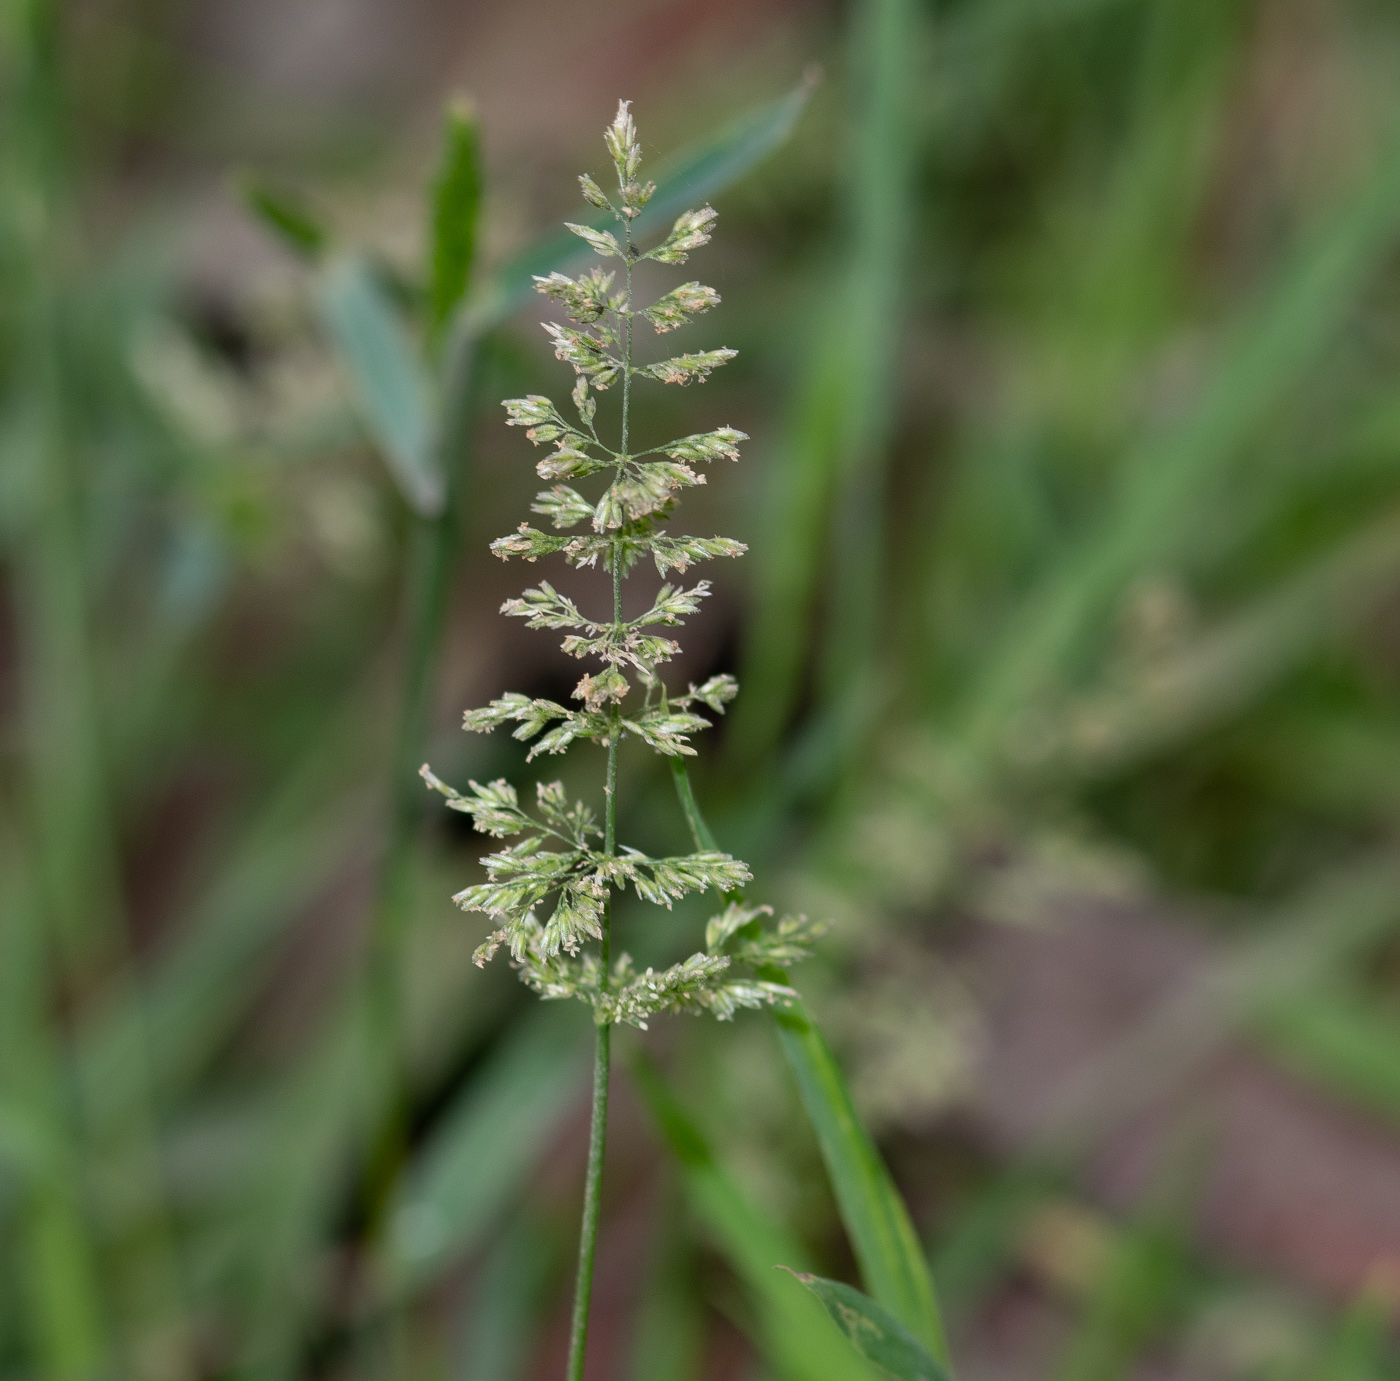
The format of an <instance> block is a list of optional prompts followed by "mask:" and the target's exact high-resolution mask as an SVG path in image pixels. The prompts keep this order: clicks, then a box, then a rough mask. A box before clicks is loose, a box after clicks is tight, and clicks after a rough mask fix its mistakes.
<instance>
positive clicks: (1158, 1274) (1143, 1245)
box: [1055, 1203, 1190, 1381]
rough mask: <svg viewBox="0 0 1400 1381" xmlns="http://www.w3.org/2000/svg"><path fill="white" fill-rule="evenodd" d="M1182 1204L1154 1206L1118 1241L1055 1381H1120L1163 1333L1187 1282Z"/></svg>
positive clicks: (1183, 1208) (1184, 1213)
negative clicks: (1146, 1346)
mask: <svg viewBox="0 0 1400 1381" xmlns="http://www.w3.org/2000/svg"><path fill="white" fill-rule="evenodd" d="M1189 1221H1190V1216H1189V1213H1188V1212H1187V1211H1185V1206H1184V1205H1182V1204H1176V1203H1173V1204H1170V1206H1168V1205H1166V1204H1163V1205H1160V1206H1159V1205H1153V1206H1152V1207H1151V1208H1150V1209H1149V1210H1148V1211H1147V1212H1145V1213H1144V1214H1143V1215H1142V1216H1141V1217H1140V1218H1139V1219H1138V1220H1137V1221H1135V1222H1133V1223H1131V1224H1129V1225H1128V1227H1127V1228H1126V1229H1125V1230H1124V1231H1123V1232H1122V1233H1121V1234H1119V1235H1118V1240H1117V1241H1116V1242H1115V1243H1114V1244H1113V1246H1112V1248H1111V1249H1110V1250H1109V1251H1108V1252H1107V1253H1105V1255H1106V1258H1107V1259H1106V1260H1105V1261H1104V1263H1103V1266H1102V1269H1101V1272H1100V1274H1099V1278H1098V1280H1097V1282H1096V1283H1095V1285H1094V1287H1093V1290H1092V1293H1091V1294H1090V1296H1089V1299H1088V1301H1087V1302H1086V1306H1085V1309H1084V1314H1083V1317H1082V1318H1081V1320H1080V1324H1079V1327H1078V1329H1077V1331H1076V1332H1075V1334H1074V1336H1073V1337H1072V1338H1071V1339H1070V1343H1069V1346H1068V1348H1067V1349H1066V1352H1065V1357H1064V1360H1063V1361H1062V1363H1061V1364H1060V1366H1059V1368H1058V1370H1057V1372H1056V1373H1055V1375H1056V1381H1119V1378H1120V1377H1124V1376H1128V1375H1130V1374H1131V1369H1132V1364H1133V1362H1134V1361H1135V1360H1136V1358H1137V1356H1138V1354H1139V1352H1140V1351H1141V1350H1142V1348H1143V1346H1144V1345H1145V1344H1146V1343H1148V1342H1149V1341H1150V1340H1151V1339H1152V1337H1153V1335H1154V1334H1156V1333H1157V1332H1158V1331H1159V1330H1160V1329H1161V1328H1163V1327H1164V1325H1165V1324H1166V1322H1167V1320H1168V1319H1169V1318H1170V1316H1171V1313H1172V1311H1173V1309H1174V1308H1175V1307H1176V1306H1177V1304H1178V1303H1179V1301H1180V1300H1181V1298H1182V1295H1183V1292H1184V1290H1185V1287H1186V1286H1187V1284H1188V1282H1189V1269H1188V1267H1189V1263H1188V1261H1187V1259H1186V1255H1185V1252H1184V1250H1183V1245H1182V1241H1181V1231H1180V1228H1179V1226H1178V1225H1179V1224H1181V1223H1185V1222H1189Z"/></svg>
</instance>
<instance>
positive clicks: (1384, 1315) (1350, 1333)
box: [1313, 1262, 1400, 1381]
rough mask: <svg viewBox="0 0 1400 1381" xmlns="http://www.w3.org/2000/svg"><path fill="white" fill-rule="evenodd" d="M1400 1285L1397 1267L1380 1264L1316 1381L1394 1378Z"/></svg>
mask: <svg viewBox="0 0 1400 1381" xmlns="http://www.w3.org/2000/svg"><path fill="white" fill-rule="evenodd" d="M1397 1306H1400V1285H1397V1281H1396V1278H1395V1268H1394V1266H1393V1265H1392V1264H1391V1263H1390V1262H1381V1263H1379V1264H1378V1265H1377V1266H1376V1267H1375V1269H1374V1270H1373V1271H1372V1274H1371V1278H1370V1279H1369V1280H1368V1281H1367V1283H1366V1285H1365V1286H1364V1287H1363V1289H1362V1291H1361V1293H1360V1294H1359V1295H1358V1296H1357V1298H1356V1301H1355V1303H1353V1304H1352V1306H1351V1308H1349V1309H1348V1310H1347V1311H1346V1313H1345V1315H1344V1316H1343V1318H1342V1320H1341V1322H1340V1324H1338V1326H1337V1328H1336V1331H1335V1332H1334V1334H1333V1336H1332V1339H1331V1341H1330V1343H1329V1345H1328V1347H1327V1348H1326V1350H1325V1351H1324V1353H1323V1355H1322V1357H1321V1358H1320V1359H1319V1365H1318V1366H1317V1368H1316V1370H1315V1371H1314V1372H1313V1376H1314V1377H1315V1378H1316V1381H1384V1378H1388V1377H1392V1376H1394V1375H1395V1368H1394V1359H1393V1353H1392V1330H1393V1329H1394V1326H1395V1319H1396V1311H1397Z"/></svg>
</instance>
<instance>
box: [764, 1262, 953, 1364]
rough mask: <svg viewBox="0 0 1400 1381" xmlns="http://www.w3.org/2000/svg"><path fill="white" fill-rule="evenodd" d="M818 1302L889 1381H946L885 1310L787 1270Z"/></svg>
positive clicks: (831, 1283) (837, 1285)
mask: <svg viewBox="0 0 1400 1381" xmlns="http://www.w3.org/2000/svg"><path fill="white" fill-rule="evenodd" d="M788 1274H789V1275H791V1276H792V1277H793V1278H794V1279H796V1280H798V1281H800V1282H801V1283H802V1284H803V1285H804V1286H806V1288H807V1289H808V1290H810V1291H811V1292H812V1294H814V1295H815V1296H816V1297H817V1299H819V1300H820V1301H821V1305H822V1308H823V1309H825V1310H826V1312H827V1313H828V1314H829V1315H830V1316H831V1320H832V1322H833V1323H835V1325H836V1326H837V1328H839V1329H840V1330H841V1332H842V1333H843V1334H844V1335H845V1337H846V1340H847V1341H848V1342H849V1343H850V1345H851V1346H852V1347H853V1348H855V1350H856V1351H857V1352H858V1353H860V1355H861V1356H862V1357H864V1358H865V1359H866V1361H868V1362H872V1363H874V1365H875V1366H877V1367H878V1368H879V1369H880V1370H881V1371H882V1372H884V1374H885V1375H886V1376H889V1377H892V1378H893V1381H948V1373H947V1372H946V1371H945V1370H944V1369H943V1367H942V1366H941V1365H940V1364H939V1363H937V1362H935V1361H934V1360H933V1358H932V1357H930V1356H929V1355H928V1349H927V1348H925V1347H924V1345H923V1344H922V1343H920V1342H919V1340H918V1339H917V1338H915V1337H914V1336H913V1335H912V1334H911V1333H910V1332H909V1331H908V1329H906V1328H905V1327H904V1325H903V1324H901V1323H900V1322H899V1320H898V1319H896V1318H895V1317H894V1315H892V1314H891V1313H889V1311H888V1310H885V1309H881V1308H880V1306H879V1305H878V1304H876V1303H875V1301H874V1300H873V1299H871V1298H870V1297H869V1296H868V1295H863V1294H861V1292H860V1291H859V1290H855V1289H852V1288H851V1286H849V1285H843V1284H842V1283H841V1282H840V1281H839V1280H827V1279H826V1278H825V1277H824V1276H814V1275H809V1274H808V1273H806V1272H804V1271H789V1272H788Z"/></svg>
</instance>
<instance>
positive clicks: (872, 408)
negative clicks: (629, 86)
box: [730, 0, 919, 778]
mask: <svg viewBox="0 0 1400 1381" xmlns="http://www.w3.org/2000/svg"><path fill="white" fill-rule="evenodd" d="M916 17H917V10H916V6H915V4H914V3H913V0H861V3H860V4H859V5H857V6H856V8H855V9H854V11H853V13H852V24H853V29H854V33H853V44H852V47H853V62H852V66H853V69H854V71H853V76H854V82H853V85H854V88H855V95H854V102H855V110H854V112H853V125H854V128H853V130H852V133H851V135H850V136H849V138H850V144H851V146H850V148H849V149H848V150H847V152H846V159H845V162H846V164H847V167H846V173H845V193H844V200H845V203H846V205H845V207H844V214H843V216H842V229H843V232H844V233H843V235H842V244H843V249H842V261H843V262H842V264H841V265H840V266H838V268H837V272H836V274H835V277H836V278H837V280H838V282H839V283H841V280H842V279H844V282H843V283H841V286H838V287H837V288H836V289H835V290H834V291H833V290H832V289H831V288H830V287H826V288H825V289H824V292H823V306H822V315H821V319H820V321H819V323H818V324H817V330H816V333H815V339H814V342H813V346H812V353H811V356H810V358H809V360H808V362H807V367H806V377H805V379H804V381H803V383H802V386H801V391H800V395H799V401H798V404H797V410H796V416H795V418H794V419H793V420H792V421H791V422H790V423H789V436H788V438H787V440H786V443H785V444H784V446H783V448H782V451H781V452H780V454H779V455H778V456H777V457H775V458H774V462H775V463H773V464H772V465H771V466H770V470H771V474H770V477H769V480H768V487H767V492H768V494H769V496H770V497H769V501H768V505H767V512H766V514H765V518H764V522H763V530H764V533H765V538H766V540H765V542H764V544H763V546H762V547H761V548H760V552H759V556H758V558H757V560H758V562H759V565H758V566H757V568H756V569H757V572H758V581H759V584H758V588H757V591H756V594H755V604H756V609H755V613H754V618H753V628H752V629H751V630H750V634H749V638H748V647H749V649H750V653H749V655H748V656H747V658H746V662H745V665H744V668H743V670H742V672H741V674H740V681H741V682H742V683H743V685H744V688H745V695H744V697H743V699H742V700H740V701H739V703H738V704H737V705H736V706H735V711H734V717H735V724H734V728H733V733H732V738H731V743H730V747H731V751H732V752H733V753H734V754H735V756H734V758H732V759H731V761H735V762H738V761H742V760H744V759H746V758H751V756H752V755H753V754H754V753H755V752H760V753H761V752H762V751H763V750H765V749H767V748H769V747H771V745H772V744H773V743H774V742H775V741H776V739H777V738H778V736H779V735H780V734H781V733H782V731H783V729H784V727H785V725H786V723H787V720H788V718H789V715H790V714H791V711H792V706H793V702H794V699H795V696H796V693H797V685H798V681H799V679H800V676H801V673H802V667H803V664H804V659H805V657H806V655H807V643H808V639H809V633H810V628H811V622H812V617H813V612H814V606H815V602H816V593H817V585H818V582H819V579H820V576H821V571H822V567H823V564H824V563H825V562H827V561H828V560H829V561H830V562H831V563H832V567H833V569H832V573H831V579H830V592H831V605H832V607H831V610H830V618H829V625H828V630H827V632H826V634H825V650H824V652H823V654H822V657H821V682H822V685H821V704H820V705H819V712H818V716H817V721H816V723H815V724H814V725H813V726H812V727H811V731H810V732H809V733H808V734H807V735H806V736H805V743H804V750H805V751H804V753H803V758H804V762H803V764H802V766H801V768H800V771H801V774H802V775H803V776H804V777H807V778H810V777H812V776H813V775H816V776H818V777H820V776H824V775H826V773H827V772H828V771H829V770H830V767H831V766H832V765H833V760H834V759H839V756H840V754H841V752H842V750H843V748H844V747H845V746H847V745H849V742H850V739H851V731H852V730H853V729H854V728H855V721H856V720H857V719H858V718H859V717H860V716H861V715H862V714H866V715H868V714H870V713H873V712H874V711H875V709H876V706H877V705H878V698H877V697H876V696H875V695H874V694H873V691H872V686H871V680H872V678H873V676H874V675H875V674H876V672H877V669H878V664H879V656H878V655H877V654H878V649H879V643H880V638H881V621H880V608H881V604H882V600H883V598H884V596H883V593H882V588H881V582H882V576H883V574H884V564H885V552H884V537H883V533H884V506H885V470H886V460H887V455H886V453H887V450H888V446H889V440H890V434H891V431H892V429H893V426H894V420H895V412H896V408H895V404H896V394H897V390H898V386H899V378H900V371H899V368H898V365H897V356H898V347H899V340H900V337H901V334H902V331H903V324H904V320H905V316H906V314H907V312H908V310H909V306H910V302H909V289H908V275H907V263H906V260H907V257H908V244H909V227H910V223H911V220H912V217H913V207H912V205H911V201H912V197H913V193H914V190H915V185H916V184H915V177H914V159H913V155H914V153H915V144H914V135H913V121H912V119H911V105H912V97H913V94H914V82H915V73H914V64H915V62H916V61H917V58H918V53H919V47H918V42H917V40H918V37H919V33H918V28H917V25H916Z"/></svg>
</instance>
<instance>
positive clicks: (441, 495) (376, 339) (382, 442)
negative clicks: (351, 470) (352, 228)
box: [316, 256, 446, 518]
mask: <svg viewBox="0 0 1400 1381" xmlns="http://www.w3.org/2000/svg"><path fill="white" fill-rule="evenodd" d="M316 301H317V306H318V308H319V310H320V316H321V320H322V322H323V324H324V325H325V328H326V332H327V334H328V335H329V337H330V341H331V346H332V348H333V349H334V351H335V354H336V357H337V359H338V360H339V361H340V364H341V366H342V367H343V368H344V370H345V373H346V376H347V377H348V379H349V381H350V385H351V387H352V389H353V391H354V395H355V398H356V400H357V402H358V403H359V406H360V410H361V414H362V416H363V417H364V420H365V423H366V424H367V426H368V427H369V429H370V433H371V434H372V435H373V437H374V439H375V441H376V442H377V443H378V445H379V448H380V450H381V451H382V453H383V455H384V460H385V462H386V464H387V465H388V466H389V471H390V473H391V474H392V475H393V477H394V480H395V482H396V483H397V484H398V486H399V489H400V491H401V492H402V493H403V496H404V499H405V500H406V501H407V503H408V506H409V507H410V508H411V509H412V510H413V511H414V512H415V513H417V514H418V515H419V516H420V517H425V518H432V517H435V516H436V515H437V514H439V513H440V512H442V507H443V503H444V500H445V498H446V486H445V485H444V482H443V473H442V461H441V459H440V457H439V455H438V451H437V428H436V426H435V424H434V421H433V408H434V403H433V390H432V386H431V384H430V383H429V379H428V373H427V369H426V368H425V366H424V364H423V360H422V357H421V355H420V354H419V352H418V349H417V347H416V346H415V345H414V343H413V341H412V340H411V339H410V338H409V334H408V330H407V328H406V327H405V325H404V322H403V319H402V317H401V315H400V314H399V310H398V308H397V307H396V306H395V304H394V302H393V300H392V298H391V297H390V296H389V294H388V293H387V292H386V291H385V289H384V286H383V284H382V283H381V282H380V281H379V278H378V276H377V275H376V274H375V272H374V270H373V269H372V268H371V267H370V265H369V264H368V263H367V262H366V261H365V260H364V259H363V258H360V257H358V256H350V257H346V258H342V259H339V260H337V261H336V262H334V263H333V264H331V265H330V266H329V267H328V268H327V269H326V271H325V272H324V273H323V274H322V276H321V278H320V281H319V282H318V284H317V292H316Z"/></svg>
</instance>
